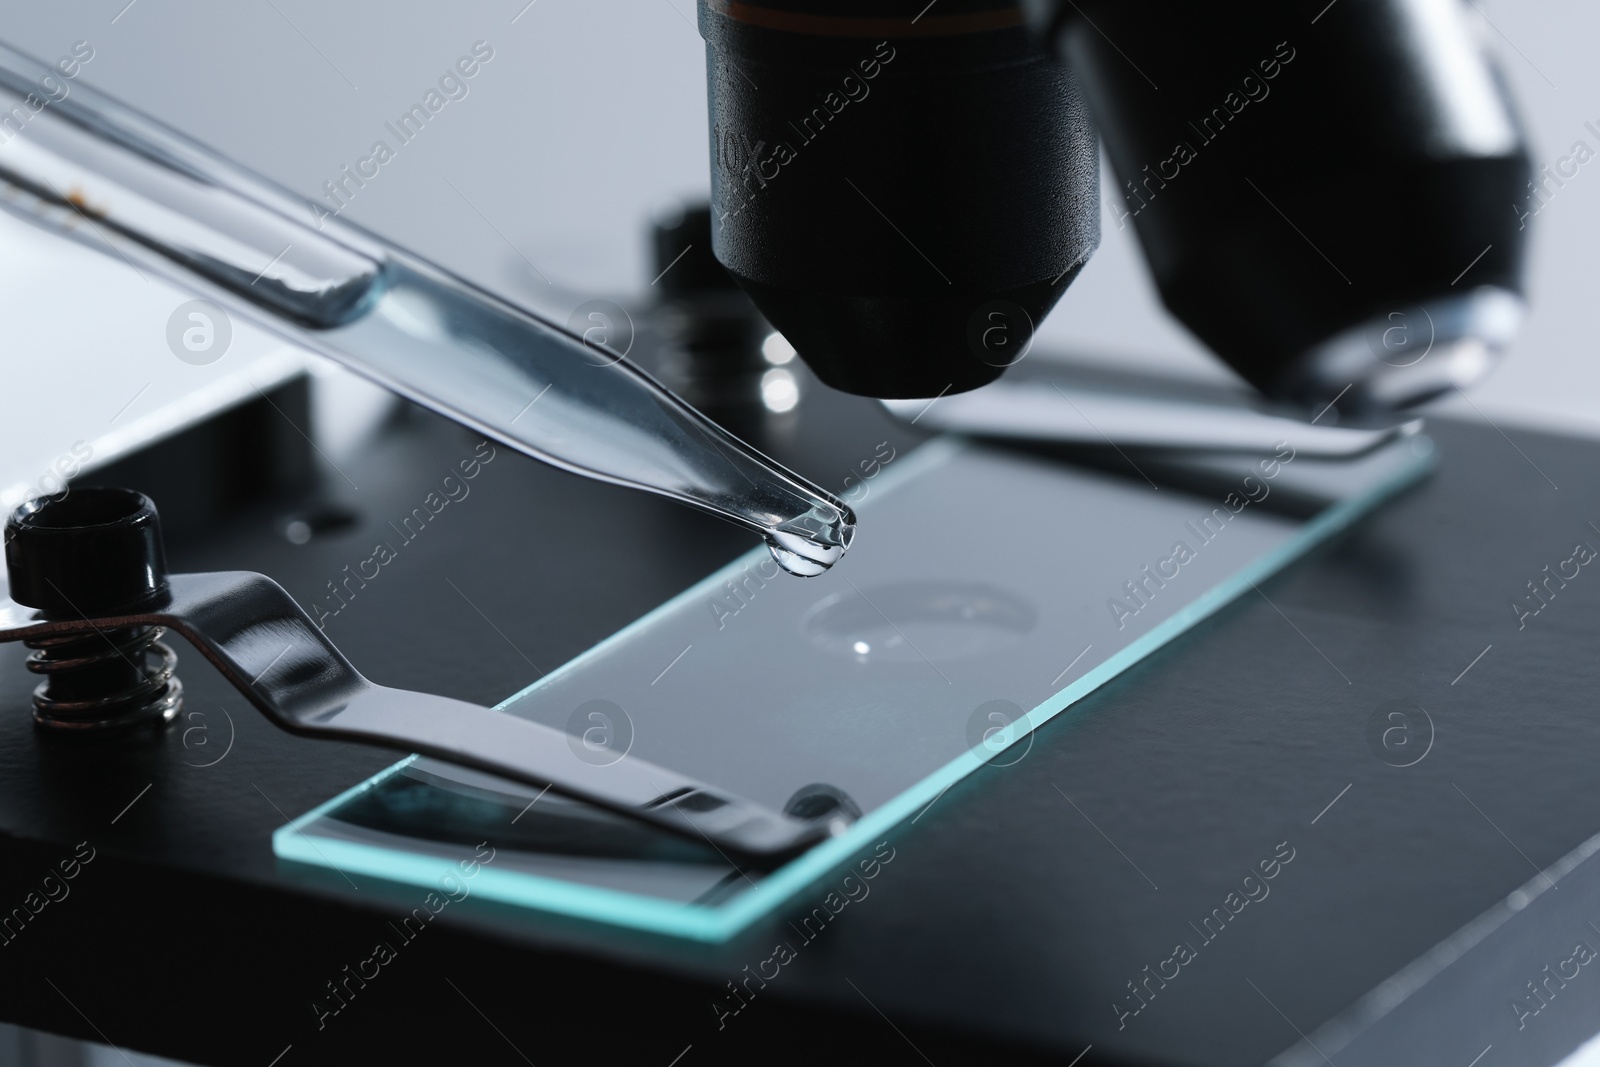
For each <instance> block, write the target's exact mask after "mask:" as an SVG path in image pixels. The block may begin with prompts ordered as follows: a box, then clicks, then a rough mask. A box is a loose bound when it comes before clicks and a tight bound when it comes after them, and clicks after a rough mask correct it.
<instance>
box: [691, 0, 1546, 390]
mask: <svg viewBox="0 0 1600 1067" xmlns="http://www.w3.org/2000/svg"><path fill="white" fill-rule="evenodd" d="M700 28H701V33H702V34H703V36H704V37H705V39H706V64H707V84H708V95H709V98H710V125H711V180H712V205H713V214H714V218H715V237H714V240H715V247H716V253H717V257H718V258H719V259H720V260H721V261H722V263H723V264H724V265H725V266H726V267H727V268H728V270H729V271H730V272H731V273H732V274H733V276H734V277H735V278H736V279H738V282H739V284H740V285H741V286H743V287H744V289H745V290H746V291H747V292H748V293H749V294H750V295H751V297H752V298H753V299H754V300H755V302H756V304H757V305H758V306H759V307H760V308H761V310H762V312H763V313H764V314H765V315H766V317H767V318H768V319H769V320H770V321H771V322H772V323H773V324H774V325H775V326H776V327H777V328H778V329H779V330H780V331H781V332H782V333H783V335H784V336H785V337H787V338H788V339H789V340H790V341H791V342H792V343H793V344H794V346H795V348H796V349H797V350H798V351H799V354H800V356H801V358H803V359H804V360H805V361H806V362H807V364H809V365H810V367H811V368H812V369H813V370H814V371H815V372H816V374H817V376H818V377H819V378H821V379H822V381H824V382H825V383H827V384H828V385H831V386H833V387H834V388H837V389H842V390H845V391H847V392H852V393H860V394H865V395H868V396H875V397H885V398H909V397H935V396H939V395H943V394H947V393H958V392H961V391H963V390H969V389H976V388H979V387H981V386H983V385H986V384H988V383H989V382H991V381H993V380H995V379H996V378H998V377H999V376H1000V375H1001V374H1002V373H1004V371H1005V369H1006V367H1007V365H1008V356H1012V355H1014V354H1015V353H1018V352H1022V351H1024V350H1025V347H1026V341H1027V339H1028V338H1029V337H1030V336H1031V334H1032V331H1033V329H1034V328H1035V327H1036V326H1037V325H1038V324H1039V323H1040V321H1041V320H1043V318H1044V317H1045V316H1046V315H1047V314H1049V312H1050V309H1051V308H1052V307H1053V306H1054V305H1055V303H1056V302H1057V301H1058V300H1059V299H1060V298H1061V296H1062V294H1063V292H1065V290H1066V288H1067V286H1068V285H1070V284H1071V283H1072V281H1073V279H1074V278H1075V277H1076V276H1077V275H1078V273H1079V272H1080V271H1081V270H1082V269H1083V267H1084V265H1085V263H1087V262H1088V260H1089V257H1090V256H1091V255H1092V254H1093V253H1094V250H1095V248H1096V247H1097V245H1098V244H1099V240H1100V218H1101V198H1100V189H1099V175H1100V160H1099V153H1098V151H1097V149H1098V146H1099V145H1100V144H1101V143H1102V142H1103V143H1104V146H1105V150H1106V154H1107V156H1108V157H1109V160H1110V163H1111V168H1112V171H1113V172H1114V174H1115V176H1116V182H1117V186H1118V187H1117V188H1116V189H1115V190H1114V191H1113V195H1112V197H1111V201H1110V202H1111V204H1112V205H1113V207H1112V213H1113V216H1114V218H1115V220H1116V222H1117V225H1118V226H1119V227H1121V226H1124V225H1131V226H1132V227H1133V229H1134V232H1135V233H1136V234H1137V236H1138V239H1139V244H1140V247H1141V249H1142V250H1143V253H1144V258H1145V261H1146V263H1147V265H1148V267H1149V269H1150V272H1151V275H1152V276H1153V278H1154V280H1155V282H1156V285H1157V287H1158V289H1159V291H1160V294H1161V298H1162V300H1163V301H1164V303H1165V304H1166V307H1167V308H1168V310H1170V311H1171V312H1172V314H1173V315H1174V316H1175V317H1176V318H1177V319H1178V320H1179V321H1181V322H1182V323H1183V324H1184V325H1185V326H1187V327H1188V328H1189V330H1191V331H1192V332H1193V333H1194V335H1195V336H1196V337H1198V338H1199V339H1200V340H1201V341H1202V342H1204V343H1205V344H1206V345H1207V346H1208V347H1209V348H1210V349H1211V350H1212V351H1213V352H1214V353H1216V355H1217V356H1219V357H1220V358H1221V359H1222V360H1223V361H1224V362H1226V363H1227V364H1228V366H1230V367H1231V368H1232V369H1233V370H1234V371H1236V372H1237V373H1238V374H1239V376H1240V377H1242V378H1243V379H1244V380H1245V381H1247V382H1248V383H1250V384H1251V385H1252V386H1254V387H1255V388H1256V389H1258V390H1260V391H1261V393H1263V394H1265V395H1266V396H1267V397H1269V398H1272V399H1274V400H1279V401H1284V402H1287V403H1290V404H1294V405H1297V406H1299V407H1302V408H1304V409H1307V412H1308V413H1311V412H1315V411H1317V410H1319V409H1321V408H1323V407H1324V406H1326V405H1328V404H1330V403H1331V404H1334V405H1335V406H1336V408H1337V410H1338V411H1339V412H1340V413H1341V414H1342V415H1347V416H1350V415H1353V416H1358V417H1359V416H1372V415H1375V414H1378V413H1381V412H1386V411H1394V410H1396V409H1400V408H1405V407H1410V406H1413V405H1416V404H1419V403H1422V402H1424V401H1427V400H1429V399H1432V398H1434V397H1437V396H1439V395H1441V394H1443V393H1446V392H1449V391H1451V390H1453V389H1461V388H1465V387H1467V386H1469V385H1471V384H1472V383H1473V382H1475V381H1476V380H1478V379H1479V378H1480V377H1481V376H1482V375H1483V374H1484V373H1486V372H1487V370H1488V369H1489V368H1490V367H1491V366H1492V364H1493V360H1494V356H1495V354H1496V353H1497V352H1498V351H1499V350H1500V349H1501V348H1503V346H1504V345H1505V344H1506V342H1507V341H1508V340H1509V339H1510V337H1511V335H1512V333H1513V331H1514V330H1515V328H1516V326H1517V322H1518V319H1519V317H1520V314H1521V308H1522V299H1521V292H1522V282H1521V274H1522V264H1523V259H1524V254H1525V247H1526V238H1527V233H1526V229H1525V227H1524V225H1523V223H1522V220H1521V218H1520V216H1519V213H1518V212H1517V211H1516V210H1515V209H1514V207H1513V206H1512V205H1514V204H1516V203H1518V202H1520V200H1521V199H1522V198H1523V197H1524V196H1525V195H1526V193H1527V190H1528V188H1529V183H1530V179H1531V173H1530V170H1531V168H1530V165H1529V162H1528V157H1527V149H1526V147H1525V144H1524V139H1523V136H1522V133H1521V130H1520V128H1519V125H1518V122H1517V119H1516V116H1515V114H1514V112H1513V109H1512V106H1511V103H1510V101H1509V99H1508V97H1507V93H1506V90H1505V87H1504V84H1503V82H1502V81H1501V79H1500V77H1499V75H1498V74H1497V73H1496V72H1495V70H1494V68H1493V67H1492V65H1491V64H1490V62H1489V61H1488V59H1487V58H1486V57H1485V55H1484V53H1483V50H1482V49H1481V48H1480V46H1479V44H1478V42H1477V41H1476V40H1475V38H1474V35H1473V33H1472V32H1471V28H1470V27H1469V26H1468V24H1467V21H1466V15H1465V14H1464V7H1463V6H1462V5H1460V4H1458V3H1453V2H1447V0H1437V2H1436V0H1335V3H1327V0H1306V2H1298V0H1296V2H1290V3H1273V2H1265V0H1257V2H1242V3H1230V4H1223V5H1199V4H1192V3H1179V2H1175V0H1174V2H1168V0H1152V2H1150V3H1143V4H1126V3H1113V2H1096V0H1082V2H1081V3H1080V2H1077V0H1054V2H1052V0H1030V2H1028V3H1025V4H1024V3H1006V2H1003V0H938V2H937V3H933V4H927V5H926V6H923V5H920V4H917V3H915V2H913V3H910V4H901V3H888V2H870V3H842V2H841V3H799V2H783V0H702V2H701V4H700Z"/></svg>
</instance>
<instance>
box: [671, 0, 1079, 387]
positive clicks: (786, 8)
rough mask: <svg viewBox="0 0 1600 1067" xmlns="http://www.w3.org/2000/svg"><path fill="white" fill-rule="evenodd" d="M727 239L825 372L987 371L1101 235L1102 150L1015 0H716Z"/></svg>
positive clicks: (716, 179) (725, 254) (1010, 356)
mask: <svg viewBox="0 0 1600 1067" xmlns="http://www.w3.org/2000/svg"><path fill="white" fill-rule="evenodd" d="M700 30H701V34H702V35H703V36H704V37H705V39H706V46H707V71H708V87H709V97H710V110H711V140H712V148H711V151H712V168H711V169H712V210H713V220H712V223H713V231H714V234H713V239H714V244H715V251H716V254H717V258H718V259H719V260H721V262H722V263H723V265H724V266H725V267H727V268H728V270H729V271H730V272H731V273H732V274H733V276H734V277H735V278H736V279H737V280H738V282H739V284H740V285H742V286H743V287H744V288H745V290H746V291H747V292H749V293H750V295H751V296H752V297H753V298H754V300H755V302H756V304H757V305H758V306H759V307H760V308H761V311H762V313H763V314H764V315H765V316H766V317H767V319H768V320H769V321H770V322H771V323H772V324H773V325H774V326H775V327H777V329H778V330H779V331H781V332H782V333H783V335H784V336H785V337H786V338H787V339H788V340H789V342H790V343H791V344H793V345H794V346H795V348H796V350H797V351H798V352H799V354H800V355H801V356H802V357H803V358H804V359H805V361H806V362H807V363H808V364H809V365H810V366H811V368H812V370H814V371H815V372H816V374H817V376H818V377H820V378H821V379H822V380H823V381H824V382H826V383H827V384H829V385H832V386H834V387H835V388H838V389H842V390H845V391H847V392H852V393H859V394H864V395H867V396H876V397H921V396H928V397H931V396H937V395H940V394H942V393H950V392H960V391H962V390H966V389H972V388H976V387H977V386H980V385H984V384H985V383H987V382H990V381H992V380H994V379H995V378H997V377H998V376H999V375H1000V374H1001V373H1002V372H1003V371H1004V369H1005V367H1006V366H1008V365H1010V364H1011V363H1012V362H1015V360H1016V359H1017V358H1019V356H1020V355H1022V354H1025V352H1026V349H1027V344H1028V342H1029V340H1030V339H1031V336H1032V332H1033V328H1034V326H1036V325H1037V324H1038V323H1039V321H1040V320H1041V319H1042V318H1043V317H1044V315H1045V314H1046V313H1047V312H1048V311H1049V310H1050V308H1051V307H1053V306H1054V304H1055V302H1056V301H1057V300H1058V299H1059V298H1060V296H1061V294H1062V292H1063V291H1064V290H1065V288H1066V286H1067V285H1068V284H1070V282H1071V281H1072V279H1073V277H1075V276H1076V274H1077V271H1078V270H1079V268H1080V267H1081V266H1082V265H1083V263H1084V262H1085V261H1086V260H1087V259H1088V257H1089V255H1090V254H1091V253H1092V252H1093V251H1094V249H1095V247H1096V246H1097V245H1098V244H1099V238H1100V228H1099V227H1100V199H1099V177H1098V151H1097V145H1096V141H1095V136H1094V132H1093V129H1092V128H1091V125H1090V122H1089V119H1088V113H1087V109H1086V107H1085V106H1084V104H1083V102H1082V99H1081V97H1080V95H1079V93H1078V91H1077V88H1076V86H1075V84H1074V82H1073V80H1072V78H1071V77H1070V76H1069V75H1068V74H1067V72H1066V71H1065V70H1064V69H1063V68H1062V67H1061V66H1060V65H1059V64H1056V63H1055V62H1053V61H1052V60H1051V58H1050V56H1049V55H1048V53H1047V50H1046V49H1045V48H1044V46H1043V44H1042V43H1041V42H1040V40H1039V39H1038V38H1037V37H1036V36H1034V35H1032V34H1031V33H1030V32H1029V30H1028V27H1027V26H1026V25H1025V19H1024V17H1023V14H1022V11H1021V9H1020V8H1019V7H1018V6H1017V3H1016V2H1015V0H1011V2H1003V0H941V2H940V3H939V4H938V5H936V6H929V5H925V3H923V2H918V3H906V2H904V0H901V2H890V0H811V2H806V0H756V2H744V0H701V3H700Z"/></svg>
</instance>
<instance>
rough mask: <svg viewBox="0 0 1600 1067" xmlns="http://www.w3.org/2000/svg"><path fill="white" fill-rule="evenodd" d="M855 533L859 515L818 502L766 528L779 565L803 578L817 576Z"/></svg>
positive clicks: (838, 556) (847, 545)
mask: <svg viewBox="0 0 1600 1067" xmlns="http://www.w3.org/2000/svg"><path fill="white" fill-rule="evenodd" d="M855 533H856V516H855V513H854V512H853V511H851V510H850V509H849V508H848V507H846V508H844V509H842V510H841V509H839V508H834V507H830V506H827V505H818V506H816V507H814V508H812V509H811V510H810V511H808V512H806V513H805V514H804V515H800V516H797V517H795V518H793V519H790V520H789V521H788V522H786V523H784V524H783V525H781V526H776V527H774V528H772V529H770V530H768V531H767V534H766V542H767V548H768V549H769V550H770V551H771V552H772V558H773V559H774V560H776V561H777V563H778V566H780V567H782V568H783V569H784V570H786V571H788V572H789V573H790V574H793V575H796V576H798V577H801V578H815V577H816V576H817V575H819V574H822V573H823V572H824V571H826V570H827V569H828V568H829V567H832V566H833V565H834V564H835V563H837V562H839V560H840V559H841V558H842V557H843V556H844V554H845V550H846V549H848V548H849V547H850V542H851V540H852V539H853V538H854V537H855Z"/></svg>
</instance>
